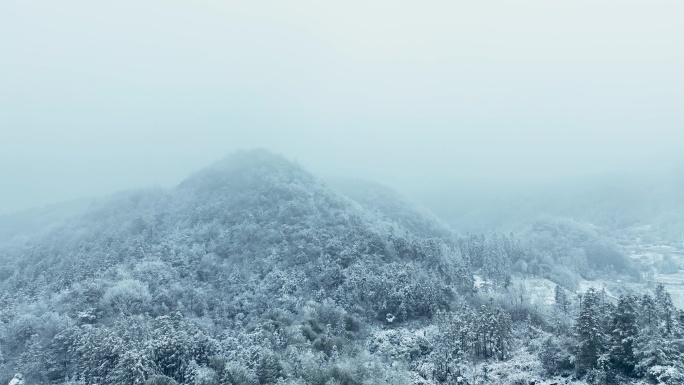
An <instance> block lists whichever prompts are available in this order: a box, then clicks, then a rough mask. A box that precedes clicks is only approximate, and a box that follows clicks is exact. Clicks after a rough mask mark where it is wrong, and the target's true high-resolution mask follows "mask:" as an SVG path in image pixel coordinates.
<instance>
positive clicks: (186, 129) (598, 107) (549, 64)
mask: <svg viewBox="0 0 684 385" xmlns="http://www.w3.org/2000/svg"><path fill="white" fill-rule="evenodd" d="M682 17H684V3H683V2H681V1H658V0H655V1H626V0H621V1H619V0H615V1H612V0H611V1H608V0H591V1H588V0H575V1H562V2H552V1H546V0H527V1H515V2H513V1H504V0H498V1H488V0H484V1H467V2H466V1H430V0H428V1H410V2H401V1H385V0H380V1H372V2H368V1H350V0H345V1H332V2H328V1H315V0H312V1H260V0H252V1H248V2H247V1H244V2H234V1H224V0H222V1H219V0H205V1H172V0H145V1H139V0H119V1H116V2H114V1H90V0H62V1H48V0H42V1H35V0H24V1H19V0H5V1H3V2H2V4H1V5H0V213H3V212H10V211H16V210H19V209H24V208H28V207H32V206H37V205H43V204H46V203H50V202H56V201H61V200H65V199H72V198H77V197H82V196H88V195H101V194H107V193H111V192H114V191H117V190H120V189H126V188H132V187H144V186H150V185H162V186H169V185H173V184H175V183H177V182H178V181H180V180H181V179H182V178H183V177H185V176H186V175H187V174H188V173H190V172H192V171H194V170H197V169H199V168H201V167H203V166H206V165H208V164H209V163H211V162H213V161H215V160H217V159H219V158H221V157H222V156H223V155H225V154H227V153H229V152H231V151H233V150H235V149H239V148H251V147H265V148H269V149H272V150H274V151H276V152H280V153H283V154H284V155H286V156H288V157H291V158H296V159H298V160H299V162H300V163H302V164H303V165H305V166H306V167H308V168H309V169H311V170H312V171H314V172H316V173H319V174H337V173H339V174H346V175H354V174H356V175H361V176H364V177H370V178H375V179H379V180H380V181H383V182H385V183H389V184H391V185H395V186H400V187H405V188H409V187H408V186H413V187H415V186H416V185H420V184H430V183H435V181H442V182H444V181H448V180H456V179H459V178H480V179H497V178H500V179H503V178H509V179H512V178H523V179H525V178H537V177H548V176H552V175H561V176H563V175H577V174H586V173H596V172H601V171H606V170H611V169H613V168H616V167H621V166H623V165H625V164H635V163H638V162H641V161H643V160H644V159H653V158H654V157H655V158H657V159H660V160H663V161H675V158H676V157H677V156H678V155H679V154H681V153H683V151H684V130H683V129H682V128H683V126H682V123H684V108H682V107H683V106H684V71H683V70H682V68H684V39H682V36H684V24H683V23H682V22H681V20H682ZM442 182H440V183H442ZM444 183H447V182H444Z"/></svg>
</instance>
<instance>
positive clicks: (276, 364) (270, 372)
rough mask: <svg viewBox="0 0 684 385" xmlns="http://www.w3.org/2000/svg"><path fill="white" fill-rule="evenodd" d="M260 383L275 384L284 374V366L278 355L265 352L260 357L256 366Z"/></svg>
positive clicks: (263, 384)
mask: <svg viewBox="0 0 684 385" xmlns="http://www.w3.org/2000/svg"><path fill="white" fill-rule="evenodd" d="M256 375H257V378H258V379H259V384H262V385H265V384H275V383H276V381H278V378H280V377H282V376H283V366H282V365H281V363H280V360H279V359H278V357H276V356H275V355H274V354H272V353H265V354H263V355H262V356H261V357H260V358H259V363H258V364H257V367H256Z"/></svg>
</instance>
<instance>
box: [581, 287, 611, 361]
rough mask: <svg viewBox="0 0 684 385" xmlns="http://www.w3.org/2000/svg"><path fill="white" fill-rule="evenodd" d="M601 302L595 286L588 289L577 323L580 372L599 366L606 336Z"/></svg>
mask: <svg viewBox="0 0 684 385" xmlns="http://www.w3.org/2000/svg"><path fill="white" fill-rule="evenodd" d="M600 304H601V298H600V293H599V292H597V291H596V289H594V288H593V287H592V288H590V289H589V290H587V292H586V294H585V295H584V296H583V300H582V307H581V308H580V313H579V316H578V317H577V324H576V332H577V341H578V343H579V346H578V352H577V358H576V365H577V369H578V371H579V372H580V373H584V372H585V371H587V370H590V369H595V368H597V365H598V358H599V356H600V355H601V353H603V350H604V346H605V344H604V342H605V339H606V337H605V335H604V333H603V329H604V328H603V325H602V324H601V317H600V314H599V308H600Z"/></svg>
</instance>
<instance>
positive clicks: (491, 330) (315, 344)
mask: <svg viewBox="0 0 684 385" xmlns="http://www.w3.org/2000/svg"><path fill="white" fill-rule="evenodd" d="M69 213H70V216H69V215H63V216H60V218H64V219H61V220H59V221H57V220H44V221H43V220H41V221H36V222H34V224H33V225H32V226H33V227H27V228H31V229H32V231H30V232H28V233H29V234H27V231H22V232H15V233H12V234H9V233H7V232H5V234H6V236H5V238H4V239H3V243H2V247H1V248H0V304H1V305H2V307H1V308H0V382H9V381H10V380H12V378H13V376H14V375H15V373H21V374H22V375H23V380H22V381H25V383H26V384H88V385H94V384H147V385H150V384H156V385H161V384H167V385H168V384H188V385H190V384H193V385H199V384H202V385H212V384H234V385H237V384H316V385H318V384H320V385H331V384H381V383H391V384H423V385H437V384H470V385H474V384H489V383H492V384H495V383H496V384H498V383H504V384H528V383H533V382H534V381H537V382H536V383H541V382H540V381H547V380H548V381H554V382H559V381H565V382H572V383H597V384H598V383H601V384H605V383H635V384H636V383H640V382H641V383H666V384H681V383H682V381H684V362H683V360H682V358H681V357H682V354H683V353H684V313H683V312H682V311H681V310H680V309H678V308H677V307H676V306H675V305H674V302H673V299H672V297H671V295H670V294H669V292H668V290H667V289H666V288H665V286H663V285H661V284H657V282H655V281H654V280H653V277H652V276H649V272H651V270H650V268H651V266H647V265H645V264H643V263H641V262H640V261H639V260H636V259H634V258H630V257H629V255H628V254H627V253H626V249H625V247H624V244H621V243H620V242H619V239H617V238H616V237H614V236H613V235H614V234H615V232H614V229H612V228H607V227H605V226H604V225H603V223H597V224H592V223H590V222H589V219H590V218H588V217H584V218H579V219H572V218H568V217H566V216H548V217H544V218H536V219H535V220H534V221H533V222H532V224H531V225H530V230H529V231H526V232H523V233H521V234H517V235H516V234H511V233H507V234H496V233H483V234H458V233H456V232H454V231H453V230H451V229H450V228H449V226H448V225H446V224H445V223H444V222H442V221H440V220H438V219H436V217H434V216H432V215H430V214H427V213H426V211H425V210H424V209H420V208H417V207H415V206H413V205H412V204H410V203H409V202H408V201H407V200H406V199H404V198H402V197H401V196H400V195H399V194H398V193H396V192H394V191H392V190H391V189H388V188H387V187H384V186H382V185H378V184H376V183H373V182H368V181H362V180H343V179H339V180H334V181H330V182H324V181H322V180H320V179H318V178H317V177H315V176H314V175H312V174H311V173H309V172H308V171H306V170H305V169H304V168H303V167H301V166H300V165H298V164H297V163H294V162H291V161H289V160H287V159H285V158H284V157H282V156H279V155H274V154H272V153H270V152H268V151H265V150H253V151H243V152H239V153H236V154H233V155H230V156H228V157H227V158H225V159H223V160H221V161H220V162H217V163H215V164H214V165H212V166H210V167H208V168H206V169H204V170H202V171H200V172H198V173H196V174H194V175H192V176H190V177H189V178H187V179H186V180H184V181H183V182H182V183H180V184H179V185H178V186H177V187H175V188H173V189H150V190H141V191H132V192H125V193H120V194H118V195H115V196H112V197H110V198H108V199H100V200H98V201H95V202H94V203H92V204H91V205H90V206H89V207H88V208H87V209H82V208H81V207H80V206H79V207H77V209H74V210H69ZM35 217H36V218H40V215H36V216H35ZM47 217H48V218H49V217H50V216H47ZM43 218H45V216H44V217H43ZM672 264H673V265H672V266H670V268H672V269H674V270H675V271H678V269H679V267H678V266H677V265H676V263H675V262H672ZM649 277H650V278H649ZM607 280H611V281H613V282H615V281H619V282H623V283H629V284H630V285H633V286H625V285H619V286H606V282H608V281H607ZM638 285H641V286H648V285H650V286H651V288H649V289H646V290H636V289H634V290H633V289H630V287H634V288H636V287H641V286H638ZM592 286H593V287H592Z"/></svg>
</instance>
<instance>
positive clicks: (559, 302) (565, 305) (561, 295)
mask: <svg viewBox="0 0 684 385" xmlns="http://www.w3.org/2000/svg"><path fill="white" fill-rule="evenodd" d="M554 299H555V300H556V306H557V307H558V309H560V311H562V312H563V313H564V314H568V310H569V309H570V300H569V299H568V295H567V294H565V290H564V289H563V288H562V287H560V285H556V289H555V290H554Z"/></svg>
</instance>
